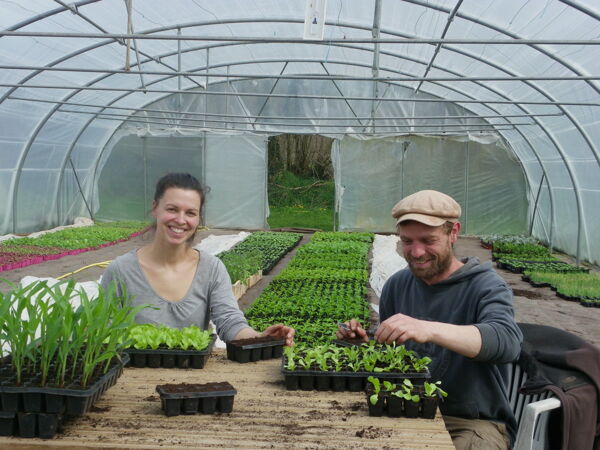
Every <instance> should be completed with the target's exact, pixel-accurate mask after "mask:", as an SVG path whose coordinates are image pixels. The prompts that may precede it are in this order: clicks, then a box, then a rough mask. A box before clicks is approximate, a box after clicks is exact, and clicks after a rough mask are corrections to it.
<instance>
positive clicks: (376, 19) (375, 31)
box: [371, 0, 381, 133]
mask: <svg viewBox="0 0 600 450" xmlns="http://www.w3.org/2000/svg"><path fill="white" fill-rule="evenodd" d="M380 34H381V0H375V12H374V13H373V28H372V29H371V36H372V37H373V39H375V40H377V41H378V40H379V36H380ZM371 75H372V77H373V81H372V83H373V91H372V97H373V100H371V132H372V133H375V112H376V108H375V102H376V101H377V98H378V97H379V82H378V81H377V79H378V78H379V42H375V43H374V44H373V67H372V69H371Z"/></svg>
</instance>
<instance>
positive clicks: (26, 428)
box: [17, 412, 37, 438]
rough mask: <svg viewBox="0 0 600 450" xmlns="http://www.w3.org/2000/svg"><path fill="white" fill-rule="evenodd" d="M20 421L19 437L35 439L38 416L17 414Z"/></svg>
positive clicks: (23, 413)
mask: <svg viewBox="0 0 600 450" xmlns="http://www.w3.org/2000/svg"><path fill="white" fill-rule="evenodd" d="M17 418H18V421H19V436H21V437H24V438H32V437H35V429H36V422H37V414H35V413H25V412H20V413H17Z"/></svg>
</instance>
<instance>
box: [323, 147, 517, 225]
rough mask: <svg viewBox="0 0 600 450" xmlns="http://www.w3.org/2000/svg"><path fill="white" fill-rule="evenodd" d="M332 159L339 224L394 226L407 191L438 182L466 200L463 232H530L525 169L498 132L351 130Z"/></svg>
mask: <svg viewBox="0 0 600 450" xmlns="http://www.w3.org/2000/svg"><path fill="white" fill-rule="evenodd" d="M331 158H332V161H333V167H334V176H335V184H336V212H337V218H338V220H337V228H338V229H339V230H344V231H351V230H368V231H374V232H390V231H395V229H396V224H395V221H394V220H393V218H392V216H391V211H392V207H393V206H394V205H395V204H396V203H397V202H398V201H399V200H400V199H401V198H403V197H405V196H407V195H410V194H412V193H414V192H417V191H420V190H423V189H434V190H439V191H441V192H445V193H446V194H448V195H450V196H452V197H453V198H454V199H455V200H456V201H457V202H458V203H460V204H461V206H462V216H461V223H462V233H465V234H485V233H486V232H491V233H500V234H512V233H515V234H518V233H525V232H527V223H528V216H527V214H528V213H527V211H528V197H527V184H526V182H525V178H524V174H523V171H522V168H521V166H520V164H519V163H518V161H517V160H516V159H515V158H514V156H513V155H512V154H511V152H510V151H509V150H508V149H506V147H505V146H504V145H502V143H501V142H500V141H497V140H494V139H493V138H492V139H490V140H488V141H482V140H481V139H478V140H474V139H465V138H458V137H454V138H449V137H448V138H441V137H431V136H429V137H428V136H403V137H397V138H386V139H375V138H373V139H368V140H364V139H354V138H351V137H345V138H344V139H343V140H341V141H336V142H335V143H334V145H333V147H332V156H331ZM506 211H511V213H510V214H506Z"/></svg>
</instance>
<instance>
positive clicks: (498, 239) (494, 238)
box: [479, 234, 539, 245]
mask: <svg viewBox="0 0 600 450" xmlns="http://www.w3.org/2000/svg"><path fill="white" fill-rule="evenodd" d="M479 239H481V242H483V243H484V244H488V245H494V244H496V243H498V244H539V241H538V240H537V239H536V238H534V237H533V236H525V235H520V234H519V235H514V234H485V235H482V236H479Z"/></svg>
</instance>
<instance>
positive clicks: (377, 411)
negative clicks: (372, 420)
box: [367, 377, 385, 417]
mask: <svg viewBox="0 0 600 450" xmlns="http://www.w3.org/2000/svg"><path fill="white" fill-rule="evenodd" d="M367 381H368V382H369V385H368V387H367V400H368V405H369V415H370V416H376V417H380V416H382V415H383V407H384V401H385V397H384V396H383V395H379V394H380V391H381V382H380V381H379V378H375V377H369V378H367Z"/></svg>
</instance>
